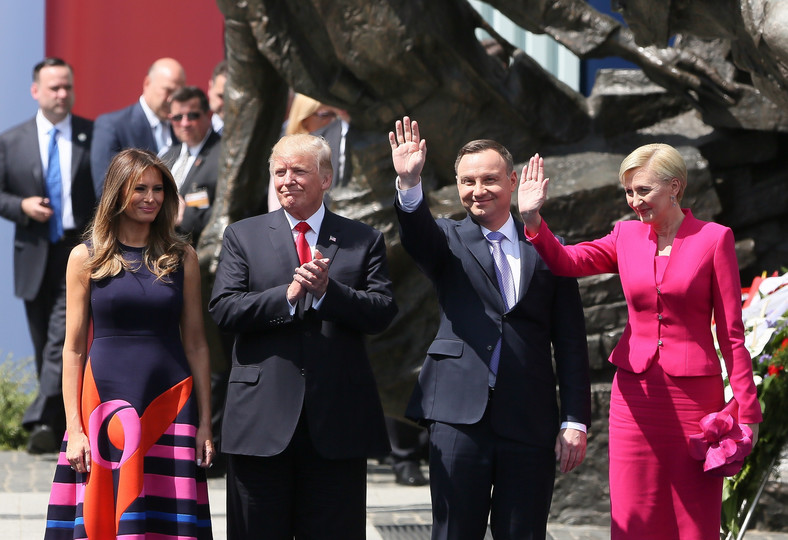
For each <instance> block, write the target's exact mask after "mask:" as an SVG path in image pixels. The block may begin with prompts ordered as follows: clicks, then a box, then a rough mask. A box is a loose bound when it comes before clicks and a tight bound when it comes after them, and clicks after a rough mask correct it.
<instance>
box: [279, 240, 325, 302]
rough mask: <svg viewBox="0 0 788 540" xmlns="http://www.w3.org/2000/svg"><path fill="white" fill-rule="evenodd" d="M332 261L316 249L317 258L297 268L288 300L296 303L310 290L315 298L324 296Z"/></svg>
mask: <svg viewBox="0 0 788 540" xmlns="http://www.w3.org/2000/svg"><path fill="white" fill-rule="evenodd" d="M330 263H331V261H330V260H329V259H326V258H324V257H323V254H322V253H320V251H319V250H315V258H314V259H312V260H311V261H309V262H308V263H304V264H302V265H301V266H299V267H298V268H296V269H295V274H293V281H292V282H291V283H290V286H289V287H288V288H287V300H288V301H289V302H290V303H291V304H295V303H296V302H297V301H298V300H300V299H301V298H303V297H304V296H306V293H308V292H310V293H312V295H313V296H314V297H315V298H322V297H323V295H324V294H326V289H327V288H328V267H329V266H330Z"/></svg>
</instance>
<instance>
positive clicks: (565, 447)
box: [555, 428, 586, 473]
mask: <svg viewBox="0 0 788 540" xmlns="http://www.w3.org/2000/svg"><path fill="white" fill-rule="evenodd" d="M585 457H586V434H585V433H583V432H582V431H580V430H578V429H571V428H565V429H562V430H561V431H559V432H558V437H557V438H556V441H555V460H556V461H558V462H559V463H560V464H561V472H562V473H568V472H569V471H571V470H572V469H574V468H575V467H577V466H578V465H580V464H581V463H583V459H585Z"/></svg>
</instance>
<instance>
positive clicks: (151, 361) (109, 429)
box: [45, 246, 212, 540]
mask: <svg viewBox="0 0 788 540" xmlns="http://www.w3.org/2000/svg"><path fill="white" fill-rule="evenodd" d="M122 249H123V254H124V258H125V259H126V260H127V261H129V262H130V263H131V268H132V269H133V271H126V270H122V271H121V272H120V274H118V275H117V276H115V277H112V278H106V279H103V280H100V281H97V282H95V281H91V284H90V307H91V312H92V323H93V336H92V343H91V344H90V349H89V352H88V359H87V361H86V363H85V371H84V379H83V386H82V396H81V414H82V424H83V426H84V429H85V431H86V433H87V436H88V438H89V440H90V449H91V459H92V464H91V471H90V473H88V474H81V473H77V472H75V471H73V470H72V469H71V467H70V465H69V463H68V461H67V460H66V441H65V440H64V441H63V445H62V447H61V451H60V456H59V459H58V464H57V468H56V470H55V479H54V482H53V484H52V492H51V495H50V500H49V508H48V512H47V528H46V534H45V538H46V539H53V540H54V539H66V538H68V539H75V538H90V539H96V540H104V539H108V538H124V539H142V538H156V539H157V540H164V539H179V540H180V539H187V538H198V539H210V538H212V533H211V518H210V509H209V506H208V487H207V483H206V477H205V471H204V470H203V469H201V468H199V467H197V465H196V463H195V436H196V433H197V420H198V411H197V402H196V399H195V398H194V396H193V395H192V377H191V374H190V370H189V365H188V362H187V360H186V355H185V354H184V351H183V345H182V343H181V338H180V327H179V323H180V317H181V310H182V307H183V269H182V268H181V269H179V270H178V271H177V272H173V273H172V274H170V275H169V276H168V277H167V278H165V279H163V280H162V279H160V280H157V279H156V277H155V276H154V275H153V274H151V273H150V271H149V270H148V269H147V268H146V267H145V266H144V265H143V264H142V263H141V261H142V248H132V247H126V246H123V247H122ZM66 438H67V437H66Z"/></svg>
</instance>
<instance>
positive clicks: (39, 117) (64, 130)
mask: <svg viewBox="0 0 788 540" xmlns="http://www.w3.org/2000/svg"><path fill="white" fill-rule="evenodd" d="M53 127H56V128H57V130H58V131H59V132H60V139H65V140H67V141H70V140H71V114H67V115H66V117H65V118H64V119H63V120H61V121H60V122H58V123H57V124H53V123H52V122H50V121H49V120H48V119H47V117H46V116H44V113H43V112H42V111H41V109H38V112H37V113H36V128H37V129H38V133H39V134H45V135H49V132H50V131H51V130H52V128H53Z"/></svg>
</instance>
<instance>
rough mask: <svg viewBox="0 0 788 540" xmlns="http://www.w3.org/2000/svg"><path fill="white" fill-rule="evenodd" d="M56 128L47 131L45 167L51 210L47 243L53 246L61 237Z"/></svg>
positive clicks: (61, 214)
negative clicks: (47, 155) (47, 142)
mask: <svg viewBox="0 0 788 540" xmlns="http://www.w3.org/2000/svg"><path fill="white" fill-rule="evenodd" d="M57 135H58V130H57V128H55V127H53V128H52V129H51V130H50V131H49V164H48V165H47V177H46V181H47V197H48V198H49V206H50V207H51V208H52V217H51V218H49V241H50V242H52V243H53V244H54V243H55V242H58V241H60V239H61V238H62V237H63V178H62V177H61V175H60V152H59V151H58V149H57Z"/></svg>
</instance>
